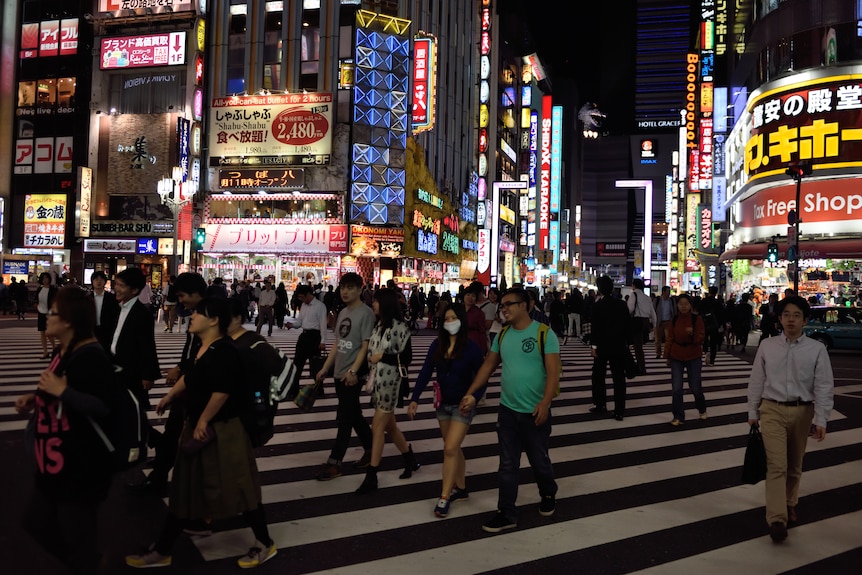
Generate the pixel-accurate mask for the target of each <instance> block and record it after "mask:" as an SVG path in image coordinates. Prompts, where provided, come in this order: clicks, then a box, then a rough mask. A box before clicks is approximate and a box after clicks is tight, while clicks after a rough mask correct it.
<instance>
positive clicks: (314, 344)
mask: <svg viewBox="0 0 862 575" xmlns="http://www.w3.org/2000/svg"><path fill="white" fill-rule="evenodd" d="M296 295H297V297H299V301H301V302H302V307H301V308H300V310H299V317H298V318H297V321H296V322H295V323H294V324H293V326H292V327H298V328H301V329H302V333H301V334H299V339H297V340H296V349H295V351H294V356H293V364H294V365H295V366H296V376H295V377H294V378H293V383H291V385H290V389H289V390H288V392H287V398H288V399H289V400H292V399H293V398H295V397H296V394H297V393H298V392H299V378H300V377H301V375H302V370H303V369H304V368H305V362H306V361H308V360H309V359H311V358H312V357H315V356H317V355H319V354H320V352H321V351H323V350H324V349H326V345H325V344H324V342H323V334H324V333H325V330H326V304H324V303H322V302H321V301H320V300H318V299H317V298H316V297H314V291H313V290H312V289H311V286H308V285H300V286H297V287H296ZM287 327H288V329H290V327H291V324H290V323H289V322H288V324H287ZM309 370H310V371H311V376H312V377H314V375H315V372H314V368H313V367H312V366H310V365H309Z"/></svg>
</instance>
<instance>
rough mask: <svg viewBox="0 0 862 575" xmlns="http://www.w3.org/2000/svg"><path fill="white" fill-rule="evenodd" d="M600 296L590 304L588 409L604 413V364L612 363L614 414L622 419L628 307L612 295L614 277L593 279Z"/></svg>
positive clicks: (623, 414)
mask: <svg viewBox="0 0 862 575" xmlns="http://www.w3.org/2000/svg"><path fill="white" fill-rule="evenodd" d="M596 286H597V287H598V288H599V294H600V295H601V297H600V298H599V299H598V300H597V301H596V303H595V304H593V307H592V320H591V321H592V333H591V334H590V343H591V344H592V346H591V347H592V348H593V350H592V354H593V358H594V359H593V406H592V407H591V408H590V413H606V412H607V411H608V408H607V389H606V388H605V374H606V372H607V364H608V363H610V364H611V376H612V377H613V380H614V418H615V419H616V420H617V421H622V420H623V417H624V416H625V411H626V373H625V363H626V360H627V359H630V356H629V357H627V355H628V353H629V351H628V344H627V338H626V326H627V325H628V324H629V311H628V309H627V307H626V303H625V302H624V301H622V300H620V299H617V298H615V297H613V296H612V295H611V294H612V293H613V291H614V280H612V279H611V278H610V277H608V276H602V277H600V278H599V279H598V280H597V281H596Z"/></svg>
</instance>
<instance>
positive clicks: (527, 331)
mask: <svg viewBox="0 0 862 575" xmlns="http://www.w3.org/2000/svg"><path fill="white" fill-rule="evenodd" d="M528 298H529V294H527V293H526V292H525V291H524V290H522V289H519V288H515V289H510V290H508V291H507V292H506V293H504V294H503V297H502V298H501V301H500V308H501V309H502V310H503V317H504V318H505V319H506V320H507V321H508V323H509V327H508V329H506V331H505V334H503V333H501V334H500V337H497V338H496V340H495V341H494V343H493V345H492V346H491V351H489V352H488V356H487V357H486V358H485V362H484V363H483V364H482V367H481V368H479V372H478V373H477V374H476V377H475V378H474V379H473V383H472V385H471V386H470V389H468V390H467V393H466V394H465V395H464V398H463V399H462V400H461V406H460V408H461V411H463V412H465V413H466V412H469V411H471V410H472V409H473V408H474V407H475V406H476V398H475V397H474V396H473V393H475V392H476V391H477V390H478V389H479V388H481V387H482V386H484V385H485V384H486V383H488V378H489V377H490V376H491V374H492V373H493V372H494V370H495V369H496V368H497V366H498V365H500V363H501V361H502V364H503V367H502V372H501V377H500V390H501V391H500V410H499V412H498V413H497V438H498V440H499V443H500V467H499V471H498V477H499V482H500V488H499V495H498V498H497V513H496V515H495V516H494V517H493V518H492V519H491V520H490V521H488V522H487V523H485V524H484V525H482V529H483V530H485V531H488V532H490V533H499V532H500V531H505V530H506V529H513V528H514V527H517V525H518V509H517V506H516V505H515V502H516V501H517V499H518V481H519V475H520V462H521V452H522V450H523V451H526V452H527V458H528V459H529V461H530V467H532V468H533V474H534V475H535V477H536V484H537V485H538V487H539V495H540V496H541V501H540V503H539V513H540V514H541V515H543V516H545V517H549V516H551V515H553V514H554V509H555V507H556V495H557V482H556V481H555V480H554V468H553V466H552V465H551V459H550V457H549V456H548V438H549V437H550V435H551V400H553V398H554V395H556V393H557V390H558V389H559V385H560V342H559V340H558V339H557V336H556V335H555V334H554V332H553V331H551V330H548V332H547V333H546V334H545V346H544V348H545V349H544V356H543V354H542V350H541V345H540V342H539V323H538V322H536V321H533V320H532V319H530V313H529V311H528V308H527V306H528V303H527V302H528ZM501 341H502V343H501Z"/></svg>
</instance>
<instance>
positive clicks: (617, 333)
mask: <svg viewBox="0 0 862 575" xmlns="http://www.w3.org/2000/svg"><path fill="white" fill-rule="evenodd" d="M592 307H593V309H592V321H591V323H592V333H591V334H590V343H591V344H592V345H595V346H596V347H597V351H598V353H599V354H600V355H615V354H617V353H620V352H622V351H623V350H625V349H626V347H627V345H628V344H627V334H626V326H628V324H629V310H628V306H626V302H624V301H623V300H621V299H617V298H615V297H613V296H604V297H602V298H601V299H600V300H598V301H597V302H596V303H594V304H593V306H592Z"/></svg>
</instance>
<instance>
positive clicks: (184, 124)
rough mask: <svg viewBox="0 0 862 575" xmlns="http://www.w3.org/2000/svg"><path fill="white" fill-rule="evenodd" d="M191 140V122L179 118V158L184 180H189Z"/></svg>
mask: <svg viewBox="0 0 862 575" xmlns="http://www.w3.org/2000/svg"><path fill="white" fill-rule="evenodd" d="M190 141H191V122H190V121H188V120H187V119H185V118H177V160H178V162H179V166H180V169H181V170H182V172H183V177H182V181H183V182H187V181H189V149H190Z"/></svg>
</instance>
